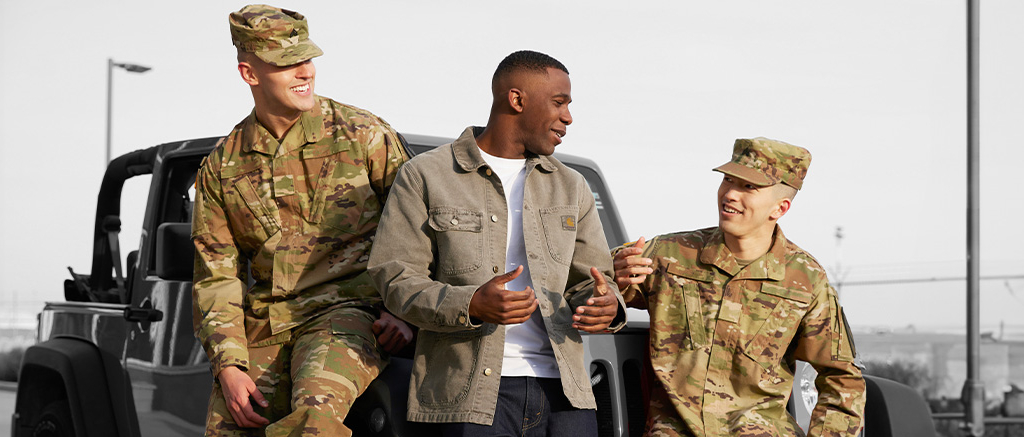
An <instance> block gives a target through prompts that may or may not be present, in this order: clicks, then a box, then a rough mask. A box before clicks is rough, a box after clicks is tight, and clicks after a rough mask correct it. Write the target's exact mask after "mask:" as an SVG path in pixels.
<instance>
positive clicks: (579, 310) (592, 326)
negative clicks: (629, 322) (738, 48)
mask: <svg viewBox="0 0 1024 437" xmlns="http://www.w3.org/2000/svg"><path fill="white" fill-rule="evenodd" d="M590 276H593V277H594V296H592V297H591V298H590V299H587V304H586V305H584V306H579V307H576V314H573V316H572V320H573V324H572V327H573V328H576V329H579V330H580V331H583V332H601V331H604V330H606V329H608V325H610V324H611V323H612V320H615V315H616V314H618V313H619V301H618V300H617V299H615V293H614V292H613V291H612V289H611V287H610V286H609V285H608V281H605V280H604V275H602V274H601V271H600V270H598V269H597V268H595V267H591V268H590Z"/></svg>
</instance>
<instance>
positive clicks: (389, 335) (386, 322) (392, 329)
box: [373, 311, 412, 354]
mask: <svg viewBox="0 0 1024 437" xmlns="http://www.w3.org/2000/svg"><path fill="white" fill-rule="evenodd" d="M373 335H376V336H377V342H378V343H380V345H381V346H384V350H385V351H387V352H388V353H391V354H395V353H398V351H400V350H402V348H404V347H405V345H407V344H409V342H410V341H412V328H409V325H407V324H406V323H405V322H404V321H402V319H399V318H398V317H395V316H393V315H391V313H388V312H385V311H382V312H381V313H380V318H379V319H377V321H376V322H373Z"/></svg>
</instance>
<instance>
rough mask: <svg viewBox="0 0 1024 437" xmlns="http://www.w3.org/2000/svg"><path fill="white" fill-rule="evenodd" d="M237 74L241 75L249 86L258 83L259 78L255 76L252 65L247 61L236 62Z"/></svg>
mask: <svg viewBox="0 0 1024 437" xmlns="http://www.w3.org/2000/svg"><path fill="white" fill-rule="evenodd" d="M238 74H240V75H241V76H242V81H244V82H245V83H247V84H249V86H256V85H259V84H260V80H259V78H257V77H256V71H255V70H253V68H252V65H250V64H249V63H248V62H239V63H238Z"/></svg>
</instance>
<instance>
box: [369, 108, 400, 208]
mask: <svg viewBox="0 0 1024 437" xmlns="http://www.w3.org/2000/svg"><path fill="white" fill-rule="evenodd" d="M378 121H379V122H380V124H378V125H377V126H375V127H374V128H375V129H376V130H377V132H375V133H374V135H373V136H371V137H370V138H371V140H370V144H367V146H366V155H367V156H366V171H367V174H368V175H369V178H370V185H372V187H373V191H374V192H375V193H376V194H377V197H378V198H379V199H380V201H381V204H382V205H383V204H384V201H385V199H387V197H388V192H390V191H391V184H392V183H394V181H395V176H397V175H398V168H399V167H401V165H402V164H404V163H405V162H406V161H408V160H409V156H408V155H406V153H405V148H404V147H402V142H401V141H399V139H398V134H397V133H396V132H395V130H394V129H392V128H391V126H390V125H388V124H387V122H385V121H384V120H380V119H378Z"/></svg>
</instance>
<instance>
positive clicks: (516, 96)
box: [508, 88, 524, 112]
mask: <svg viewBox="0 0 1024 437" xmlns="http://www.w3.org/2000/svg"><path fill="white" fill-rule="evenodd" d="M523 97H524V96H523V92H522V90H520V89H519V88H512V89H510V90H508V105H509V106H511V107H512V110H513V111H516V112H523Z"/></svg>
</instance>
